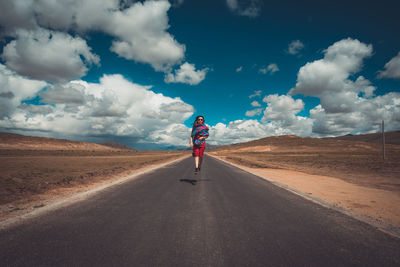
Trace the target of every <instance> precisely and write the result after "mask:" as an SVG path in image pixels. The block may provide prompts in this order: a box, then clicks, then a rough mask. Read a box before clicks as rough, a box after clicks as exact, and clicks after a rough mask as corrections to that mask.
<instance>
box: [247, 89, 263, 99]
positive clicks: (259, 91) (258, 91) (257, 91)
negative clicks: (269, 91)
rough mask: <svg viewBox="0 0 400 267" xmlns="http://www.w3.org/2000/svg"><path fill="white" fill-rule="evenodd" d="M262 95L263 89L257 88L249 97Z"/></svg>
mask: <svg viewBox="0 0 400 267" xmlns="http://www.w3.org/2000/svg"><path fill="white" fill-rule="evenodd" d="M260 96H261V90H256V91H254V93H253V94H251V95H249V98H253V97H260Z"/></svg>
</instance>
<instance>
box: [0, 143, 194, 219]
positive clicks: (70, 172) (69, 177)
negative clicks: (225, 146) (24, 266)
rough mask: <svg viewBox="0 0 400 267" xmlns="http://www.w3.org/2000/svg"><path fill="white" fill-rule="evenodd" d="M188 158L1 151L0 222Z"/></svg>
mask: <svg viewBox="0 0 400 267" xmlns="http://www.w3.org/2000/svg"><path fill="white" fill-rule="evenodd" d="M186 154H187V153H186ZM186 154H185V153H183V152H168V151H153V152H137V151H55V150H54V151H43V150H0V169H1V174H0V221H2V220H5V219H7V218H10V217H13V216H15V215H18V214H22V213H24V212H25V211H27V210H31V209H32V208H40V207H42V206H44V205H45V204H43V203H45V202H46V203H49V200H56V199H60V198H62V197H67V196H71V195H73V194H75V193H76V192H83V191H85V190H89V189H92V188H94V187H96V186H97V187H98V186H101V185H104V184H105V183H109V182H110V181H114V180H116V179H119V178H120V177H126V176H129V175H131V174H133V173H135V172H137V171H138V170H142V169H143V168H146V167H149V166H153V165H157V164H161V163H165V162H168V161H172V160H174V159H178V158H181V157H183V156H185V155H186Z"/></svg>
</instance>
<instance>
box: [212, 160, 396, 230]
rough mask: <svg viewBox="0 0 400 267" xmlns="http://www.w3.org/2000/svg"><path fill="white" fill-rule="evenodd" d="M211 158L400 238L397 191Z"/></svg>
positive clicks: (333, 178)
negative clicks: (251, 166)
mask: <svg viewBox="0 0 400 267" xmlns="http://www.w3.org/2000/svg"><path fill="white" fill-rule="evenodd" d="M208 155H209V156H211V157H214V158H216V159H219V160H221V161H223V162H225V163H227V164H230V165H233V166H235V167H238V168H240V169H242V170H245V171H247V172H249V173H252V174H254V175H257V176H259V177H261V178H262V179H265V180H267V181H269V182H271V183H273V184H274V185H276V186H279V187H281V188H284V189H286V190H288V191H290V192H292V193H295V194H297V195H300V196H302V197H304V198H306V199H309V200H311V201H313V202H315V203H318V204H320V205H323V206H325V207H328V208H331V209H335V210H338V211H340V212H342V213H345V214H347V215H349V216H351V217H353V218H356V219H358V220H361V221H363V222H366V223H368V224H370V225H373V226H375V227H377V228H378V229H380V230H383V231H385V232H387V233H389V234H392V235H394V236H397V237H400V205H399V204H400V195H399V194H398V193H397V192H393V191H388V190H382V189H375V188H367V187H363V186H360V185H356V184H352V183H348V182H346V181H343V180H341V179H338V178H335V177H329V176H321V175H311V174H306V173H302V172H297V171H291V170H282V169H269V168H250V167H247V166H242V165H238V164H236V163H233V162H230V161H227V160H225V159H224V158H222V157H217V156H215V155H212V154H209V153H208ZM396 203H397V204H396Z"/></svg>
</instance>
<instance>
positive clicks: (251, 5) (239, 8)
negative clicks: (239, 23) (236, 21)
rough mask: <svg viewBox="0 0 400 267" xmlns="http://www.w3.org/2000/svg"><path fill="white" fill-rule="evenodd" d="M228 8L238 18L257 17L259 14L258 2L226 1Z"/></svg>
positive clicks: (249, 0)
mask: <svg viewBox="0 0 400 267" xmlns="http://www.w3.org/2000/svg"><path fill="white" fill-rule="evenodd" d="M226 4H227V5H228V8H229V9H230V10H231V11H233V12H234V13H236V14H238V15H240V16H246V17H251V18H254V17H258V16H259V15H260V12H261V7H260V1H259V0H226Z"/></svg>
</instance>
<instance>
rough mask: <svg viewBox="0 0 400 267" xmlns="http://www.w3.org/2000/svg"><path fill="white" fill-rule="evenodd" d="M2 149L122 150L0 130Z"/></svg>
mask: <svg viewBox="0 0 400 267" xmlns="http://www.w3.org/2000/svg"><path fill="white" fill-rule="evenodd" d="M0 149H17V150H96V151H111V150H120V148H118V149H116V148H115V147H110V146H106V145H101V144H95V143H89V142H77V141H70V140H65V139H56V138H46V137H36V136H25V135H20V134H13V133H4V132H0Z"/></svg>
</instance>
